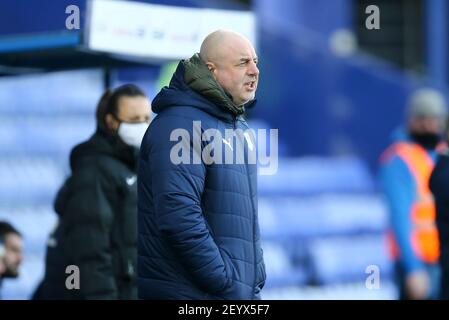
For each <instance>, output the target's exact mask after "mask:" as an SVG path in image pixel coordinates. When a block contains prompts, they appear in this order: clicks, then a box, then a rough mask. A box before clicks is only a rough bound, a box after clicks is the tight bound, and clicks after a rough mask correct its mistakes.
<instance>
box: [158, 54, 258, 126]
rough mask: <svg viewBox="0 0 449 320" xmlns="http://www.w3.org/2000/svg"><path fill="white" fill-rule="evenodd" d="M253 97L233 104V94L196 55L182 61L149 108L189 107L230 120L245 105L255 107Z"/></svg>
mask: <svg viewBox="0 0 449 320" xmlns="http://www.w3.org/2000/svg"><path fill="white" fill-rule="evenodd" d="M254 104H255V100H252V101H250V102H248V103H246V104H245V105H242V106H236V105H235V104H234V103H233V102H232V97H231V95H229V93H227V92H226V91H225V90H224V89H223V88H222V87H221V86H220V85H219V84H218V82H217V81H216V80H215V79H214V77H213V76H212V74H211V72H210V71H209V70H208V68H207V66H206V65H205V64H204V62H202V61H201V59H200V58H199V55H198V54H195V55H193V56H192V57H191V58H190V59H187V60H181V61H180V62H179V64H178V67H177V68H176V71H175V73H174V74H173V77H172V79H171V81H170V84H169V86H168V87H164V88H162V90H161V91H160V92H159V93H158V94H157V95H156V97H155V98H154V100H153V102H152V110H153V112H155V113H160V112H161V111H162V110H164V109H165V108H168V107H171V106H191V107H195V108H198V109H201V110H202V111H205V112H207V113H209V114H211V115H213V116H215V117H217V118H220V119H223V120H227V121H232V120H233V119H234V118H235V117H237V116H239V115H242V114H244V112H245V108H249V107H252V106H254Z"/></svg>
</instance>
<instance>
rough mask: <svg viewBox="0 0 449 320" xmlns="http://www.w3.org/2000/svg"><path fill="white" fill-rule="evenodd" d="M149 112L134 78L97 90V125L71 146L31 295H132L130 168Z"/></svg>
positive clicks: (132, 181)
mask: <svg viewBox="0 0 449 320" xmlns="http://www.w3.org/2000/svg"><path fill="white" fill-rule="evenodd" d="M149 112H150V103H149V100H148V99H147V97H146V96H145V94H144V93H143V91H142V90H141V89H139V88H138V87H136V86H134V85H124V86H121V87H118V88H116V89H115V90H113V91H109V90H108V91H107V92H106V93H105V94H104V95H103V96H102V98H101V100H100V102H99V104H98V107H97V111H96V119H97V130H96V132H95V133H94V134H93V136H92V137H91V138H90V139H89V140H88V141H86V142H84V143H81V144H79V145H77V146H76V147H75V148H74V149H73V150H72V151H71V155H70V167H71V170H72V174H71V176H70V177H69V178H68V179H67V180H66V182H65V184H64V185H63V186H62V188H61V189H60V190H59V192H58V195H57V197H56V200H55V204H54V207H55V211H56V212H57V214H58V215H59V221H58V225H57V227H56V229H55V230H54V231H53V233H52V234H51V236H50V238H49V241H48V246H47V256H46V267H45V275H44V279H43V281H42V283H41V284H40V285H39V287H38V289H37V290H36V292H35V294H34V297H33V298H34V299H135V298H137V286H136V264H137V262H136V256H137V248H136V245H137V244H136V241H137V183H136V180H137V177H136V172H137V160H138V153H139V147H140V143H141V141H142V137H143V135H144V133H145V131H146V129H147V127H148V125H149V122H150V113H149ZM69 265H74V266H76V267H78V268H79V276H80V281H79V284H80V288H79V289H72V290H69V289H68V288H67V287H66V278H67V277H68V276H69V274H66V268H67V266H69Z"/></svg>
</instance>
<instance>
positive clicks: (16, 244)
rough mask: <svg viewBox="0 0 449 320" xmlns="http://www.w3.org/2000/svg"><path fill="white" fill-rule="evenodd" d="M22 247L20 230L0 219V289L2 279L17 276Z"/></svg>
mask: <svg viewBox="0 0 449 320" xmlns="http://www.w3.org/2000/svg"><path fill="white" fill-rule="evenodd" d="M22 247H23V243H22V235H21V234H20V232H19V231H17V229H15V228H14V227H13V226H12V225H11V224H9V223H8V222H4V221H0V289H1V286H2V281H3V279H5V278H17V277H18V276H19V267H20V264H21V263H22ZM0 298H1V296H0Z"/></svg>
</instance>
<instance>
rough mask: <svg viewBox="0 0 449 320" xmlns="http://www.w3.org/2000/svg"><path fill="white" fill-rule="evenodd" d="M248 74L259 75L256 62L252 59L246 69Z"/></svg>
mask: <svg viewBox="0 0 449 320" xmlns="http://www.w3.org/2000/svg"><path fill="white" fill-rule="evenodd" d="M248 74H249V75H251V76H258V75H259V68H257V64H256V63H255V62H254V61H252V62H251V63H250V66H249V69H248Z"/></svg>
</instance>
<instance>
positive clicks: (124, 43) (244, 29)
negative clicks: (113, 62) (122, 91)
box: [86, 0, 256, 60]
mask: <svg viewBox="0 0 449 320" xmlns="http://www.w3.org/2000/svg"><path fill="white" fill-rule="evenodd" d="M255 20H256V19H255V15H254V13H252V12H249V11H231V10H217V9H198V8H182V7H174V6H163V5H154V4H147V3H139V2H132V1H118V0H90V2H89V5H88V16H87V34H86V44H87V46H88V48H89V49H92V50H96V51H102V52H109V53H115V54H123V55H134V56H138V57H142V58H155V59H168V60H177V59H184V58H189V57H190V56H192V55H193V54H194V53H195V52H199V50H200V46H201V42H202V41H203V39H204V38H205V37H206V35H208V34H209V33H211V32H212V31H215V30H217V29H227V30H232V31H236V32H239V33H241V34H242V35H244V36H246V37H247V38H248V39H249V40H250V41H251V42H252V43H253V44H254V46H256V43H255V41H256V39H255V34H256V30H255V29H256V26H255Z"/></svg>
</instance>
